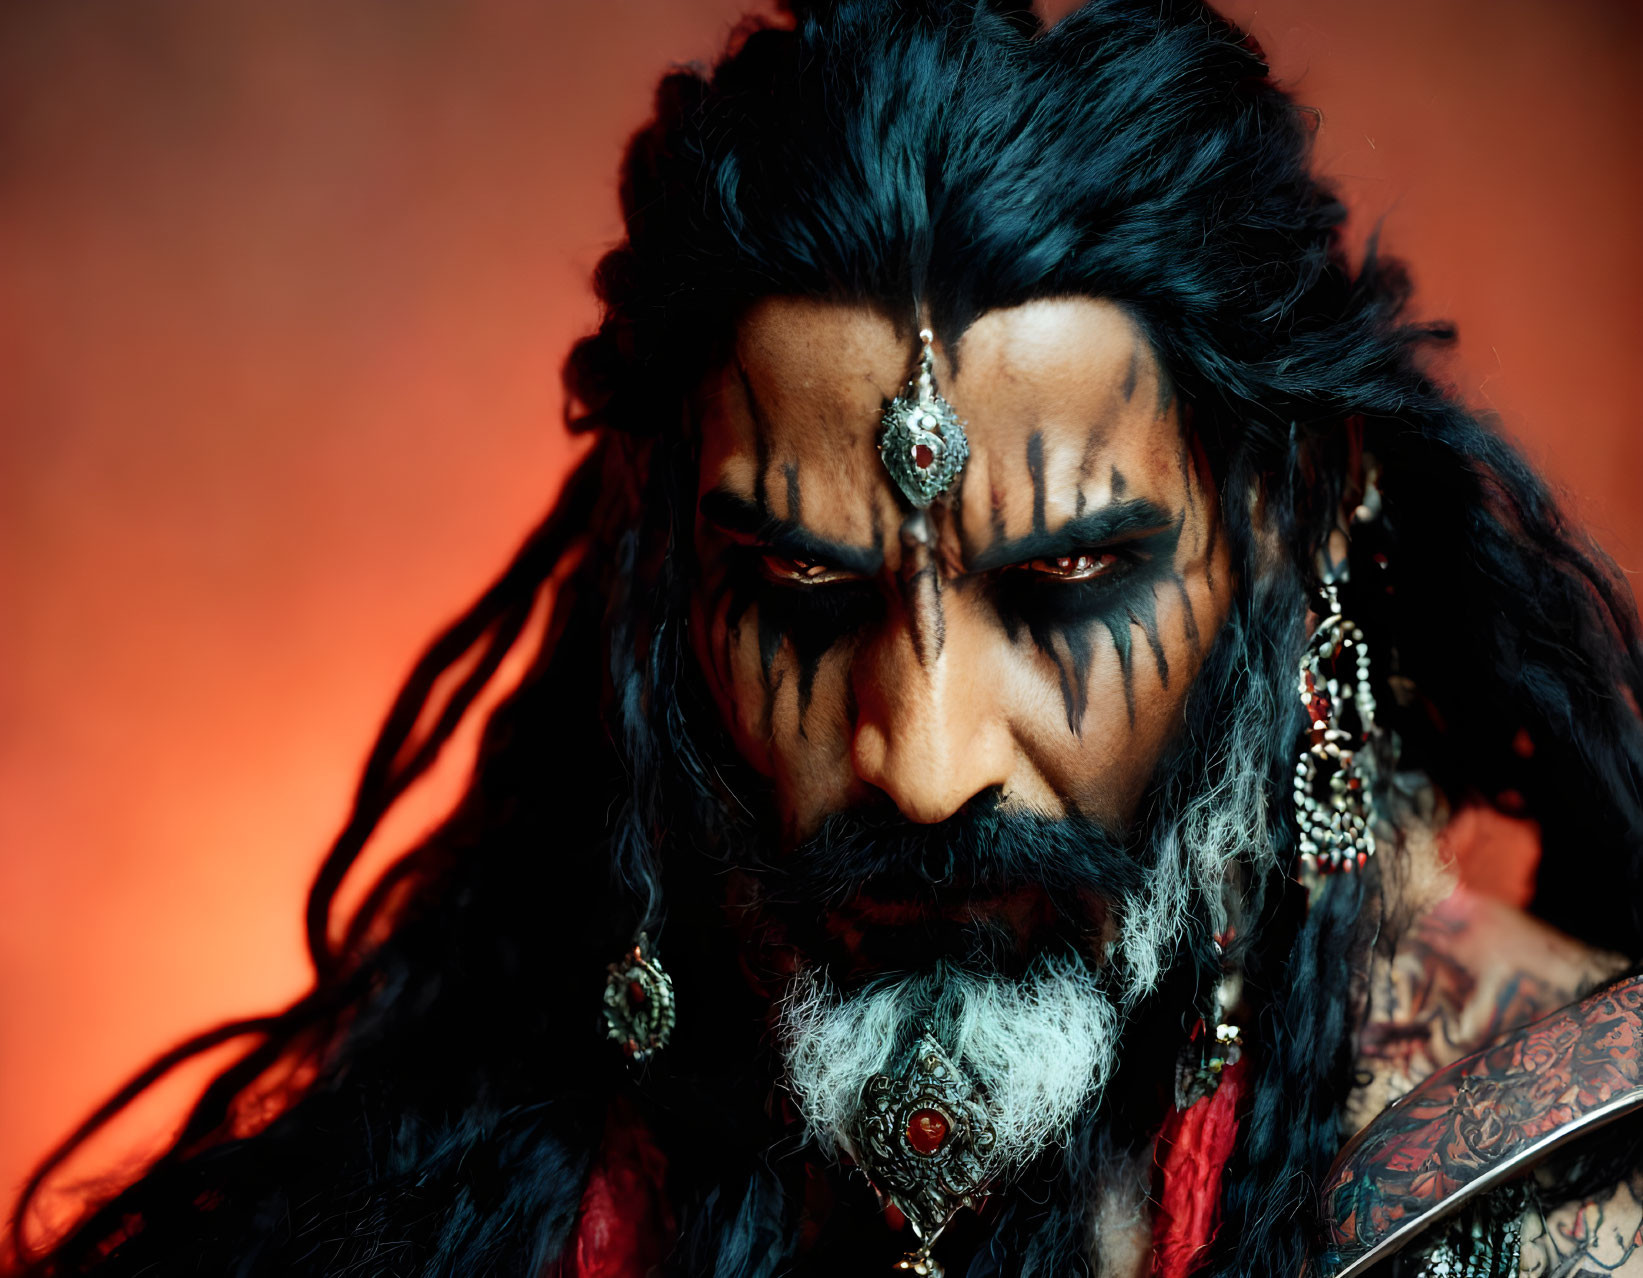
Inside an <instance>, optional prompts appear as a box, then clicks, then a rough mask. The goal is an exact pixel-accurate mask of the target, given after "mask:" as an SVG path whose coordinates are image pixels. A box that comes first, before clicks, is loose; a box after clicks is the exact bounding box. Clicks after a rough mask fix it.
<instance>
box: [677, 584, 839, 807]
mask: <svg viewBox="0 0 1643 1278" xmlns="http://www.w3.org/2000/svg"><path fill="white" fill-rule="evenodd" d="M733 617H734V620H732V618H733ZM692 633H693V636H694V643H693V646H694V648H695V653H696V659H697V662H698V664H699V665H700V666H701V669H702V671H703V672H704V675H705V676H706V678H707V681H708V684H709V687H710V689H711V691H712V694H713V699H714V703H715V705H716V706H717V708H718V711H719V718H720V722H721V723H722V724H723V725H724V727H725V728H726V730H727V731H728V732H729V733H730V735H731V738H732V741H733V743H734V744H735V746H736V749H737V751H738V752H739V753H740V754H741V756H742V757H743V758H744V759H745V760H746V761H747V763H748V764H749V765H750V766H752V767H753V768H754V769H755V770H756V771H758V772H759V773H760V774H761V775H763V776H765V777H767V778H769V779H770V780H771V782H772V788H773V792H774V797H775V800H776V804H777V808H778V810H779V812H780V813H781V815H782V817H783V823H784V825H785V826H787V827H789V828H802V827H805V826H807V825H809V824H812V823H813V822H814V820H815V819H816V818H818V817H819V816H823V815H826V814H827V813H829V812H833V811H837V810H839V809H840V808H843V807H845V806H847V805H848V804H849V803H850V802H851V801H852V799H853V773H852V770H851V767H850V752H849V747H850V727H851V718H852V711H851V705H850V703H851V698H850V696H849V677H850V674H849V672H850V660H851V655H852V651H853V647H854V645H853V644H851V643H849V642H848V641H846V642H841V643H839V644H836V645H833V646H832V647H830V648H829V649H828V651H826V652H824V653H821V654H819V656H818V655H816V654H805V657H804V658H801V656H800V654H799V653H797V652H796V651H795V649H794V645H793V644H792V643H791V642H790V641H788V640H786V639H781V640H778V641H776V642H774V643H772V641H771V639H770V637H769V636H768V635H766V636H764V637H763V638H761V633H760V626H759V616H758V606H757V605H756V604H755V605H753V606H752V607H750V608H748V609H747V610H745V611H743V612H742V613H741V615H739V616H736V609H735V607H734V604H733V603H732V602H731V601H730V600H728V599H721V600H720V601H718V602H717V603H714V602H713V601H712V600H711V599H706V600H704V599H703V598H702V597H701V596H698V598H697V599H696V600H695V601H694V603H693V605H692ZM801 692H802V696H801ZM801 702H802V704H801Z"/></svg>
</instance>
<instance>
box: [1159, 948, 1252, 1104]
mask: <svg viewBox="0 0 1643 1278" xmlns="http://www.w3.org/2000/svg"><path fill="white" fill-rule="evenodd" d="M1212 944H1213V945H1214V946H1215V953H1216V956H1217V957H1218V958H1220V959H1221V961H1222V968H1221V979H1220V980H1219V981H1217V982H1216V984H1215V989H1214V992H1213V993H1212V994H1211V995H1210V1005H1209V1008H1208V1009H1207V1011H1206V1013H1205V1015H1203V1016H1202V1017H1200V1018H1199V1020H1198V1023H1197V1024H1196V1025H1194V1026H1193V1030H1192V1037H1191V1038H1189V1039H1188V1040H1187V1043H1186V1046H1185V1047H1183V1048H1182V1049H1181V1054H1180V1056H1179V1057H1177V1058H1176V1063H1175V1108H1176V1110H1177V1111H1178V1112H1180V1113H1183V1114H1184V1113H1186V1111H1187V1110H1188V1109H1190V1108H1191V1107H1192V1106H1193V1105H1194V1104H1196V1103H1197V1102H1198V1101H1201V1100H1203V1099H1205V1098H1206V1097H1209V1096H1213V1095H1215V1093H1216V1090H1217V1089H1218V1088H1219V1087H1220V1086H1221V1075H1222V1074H1223V1073H1225V1072H1226V1071H1227V1070H1228V1069H1230V1068H1232V1066H1234V1065H1236V1064H1237V1063H1238V1058H1239V1057H1240V1056H1242V1055H1243V1050H1244V1038H1243V1031H1242V1030H1240V1029H1239V1028H1238V1026H1236V1025H1234V1024H1233V1023H1232V1021H1231V1017H1232V1015H1233V1012H1234V1009H1235V1008H1236V1007H1237V1006H1238V1003H1239V1000H1240V999H1241V998H1242V997H1243V989H1244V977H1243V972H1242V971H1241V970H1240V969H1239V968H1238V967H1236V966H1233V965H1230V964H1228V963H1227V961H1226V957H1225V955H1226V946H1225V945H1224V944H1223V940H1222V938H1221V937H1220V936H1217V937H1216V938H1215V939H1214V941H1213V942H1212Z"/></svg>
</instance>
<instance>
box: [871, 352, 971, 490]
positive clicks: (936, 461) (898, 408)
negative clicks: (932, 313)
mask: <svg viewBox="0 0 1643 1278" xmlns="http://www.w3.org/2000/svg"><path fill="white" fill-rule="evenodd" d="M918 336H919V341H920V342H922V343H923V344H924V350H923V352H922V353H921V354H920V355H919V364H918V376H917V377H915V378H914V379H913V380H912V381H910V382H908V383H907V389H906V390H904V391H902V393H901V394H900V395H897V396H896V397H895V398H894V399H893V400H891V401H890V405H889V407H888V408H886V409H885V410H884V416H883V417H882V418H881V419H880V423H879V424H880V425H881V426H882V427H883V430H882V432H881V433H880V435H879V459H880V460H881V461H883V462H884V468H885V469H886V470H887V471H889V472H890V478H892V479H894V480H895V481H896V487H897V488H899V489H901V492H902V495H903V496H904V497H906V498H907V500H908V501H909V502H911V503H912V504H913V505H914V506H915V507H916V508H917V509H919V510H923V509H924V508H925V507H926V506H928V505H929V504H930V503H931V502H933V501H934V500H935V499H936V498H937V497H939V496H941V495H942V493H944V492H946V491H947V489H948V487H949V486H950V485H951V484H952V482H953V481H954V480H955V479H957V478H958V476H959V473H960V472H961V471H963V469H964V463H965V462H967V461H968V460H969V459H970V441H969V440H968V439H966V438H965V436H964V423H963V422H961V421H960V420H959V419H958V414H957V413H956V412H954V411H953V406H952V405H951V404H949V403H948V402H947V401H946V400H944V399H943V398H942V397H941V396H940V395H938V394H936V382H935V372H934V368H935V364H934V358H935V357H934V356H933V354H932V353H931V350H930V344H931V343H932V342H934V341H935V334H934V333H932V332H931V331H930V330H929V329H927V328H921V329H920V330H919V335H918Z"/></svg>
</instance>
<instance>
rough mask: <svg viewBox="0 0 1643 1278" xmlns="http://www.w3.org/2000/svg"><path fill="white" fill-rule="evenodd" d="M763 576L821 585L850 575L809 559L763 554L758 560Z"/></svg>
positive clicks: (775, 579)
mask: <svg viewBox="0 0 1643 1278" xmlns="http://www.w3.org/2000/svg"><path fill="white" fill-rule="evenodd" d="M760 564H761V566H762V567H763V568H764V573H765V576H767V577H769V578H770V579H771V580H773V581H785V582H795V583H797V584H799V585H801V586H821V585H826V584H828V583H829V582H834V581H842V580H845V579H847V578H849V577H850V576H851V574H850V573H847V572H840V571H839V570H838V569H837V568H832V567H829V566H828V565H827V564H819V563H816V562H814V561H813V560H809V559H788V558H786V557H785V556H782V555H765V556H764V557H763V558H762V559H761V560H760Z"/></svg>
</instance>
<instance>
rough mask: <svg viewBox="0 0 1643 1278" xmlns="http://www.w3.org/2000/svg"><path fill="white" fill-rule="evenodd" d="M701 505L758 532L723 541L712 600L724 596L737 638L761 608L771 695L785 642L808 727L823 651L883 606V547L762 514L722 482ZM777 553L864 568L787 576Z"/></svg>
mask: <svg viewBox="0 0 1643 1278" xmlns="http://www.w3.org/2000/svg"><path fill="white" fill-rule="evenodd" d="M699 509H700V511H701V513H702V517H703V519H704V520H705V521H706V522H708V523H710V524H712V525H714V526H716V527H718V528H719V529H721V530H722V531H724V532H726V533H728V534H731V535H732V536H742V537H750V538H756V539H757V540H756V541H755V542H754V543H753V544H732V545H729V546H727V547H725V549H724V551H723V555H722V564H723V577H722V579H721V580H720V581H719V582H718V583H717V584H716V586H715V587H714V589H713V591H712V595H713V599H712V603H713V606H714V608H715V609H717V608H718V607H719V606H720V604H721V603H723V605H724V625H725V627H726V631H727V634H728V635H729V636H730V637H731V638H732V639H738V638H739V635H740V630H741V625H742V622H743V620H744V619H745V618H746V616H747V614H748V613H749V611H753V612H754V613H755V614H756V621H757V626H758V630H757V634H758V659H759V672H760V677H761V680H762V682H763V684H764V686H765V690H766V697H767V699H769V697H770V696H771V695H773V689H774V688H775V687H777V686H779V684H780V679H779V678H773V676H772V671H773V669H774V666H775V662H776V657H777V656H778V655H779V654H780V652H781V650H782V648H783V646H784V645H786V646H789V647H791V648H792V650H793V655H794V658H795V660H796V662H797V665H798V677H799V682H798V697H799V722H800V731H801V732H802V731H803V730H804V716H805V714H806V712H807V711H808V710H809V708H810V697H811V693H812V691H813V689H814V686H815V677H816V668H817V666H818V665H820V663H821V659H822V657H823V656H824V655H825V654H826V653H827V652H828V651H829V650H830V649H831V648H832V647H833V646H834V645H835V644H837V643H839V642H840V641H842V640H844V639H846V638H847V637H849V636H851V635H853V634H856V633H858V632H859V631H860V630H862V629H863V628H865V627H866V626H868V625H871V624H872V623H873V621H874V620H875V619H876V618H877V617H878V616H879V615H880V614H881V613H882V612H883V603H884V600H883V596H882V594H881V593H880V591H879V589H878V587H877V585H876V584H875V583H874V581H873V580H872V578H873V577H874V576H875V575H876V574H877V573H878V572H879V571H880V569H882V567H883V565H884V556H883V553H882V552H881V551H879V550H876V549H875V550H867V549H863V548H862V547H859V546H844V545H839V544H837V543H833V542H829V541H827V540H825V539H823V538H819V537H817V536H815V534H813V533H810V532H808V531H806V530H805V529H803V528H800V527H799V526H797V525H796V524H793V523H790V522H788V521H787V520H780V519H775V518H773V517H770V516H768V515H761V513H760V511H759V509H758V508H757V507H756V506H755V505H754V504H753V503H752V502H750V501H748V500H746V499H745V498H742V497H739V496H737V495H736V494H734V493H730V492H726V491H724V490H722V489H715V490H714V491H713V492H710V493H707V494H706V495H705V496H703V498H702V500H701V503H700V505H699ZM772 555H775V556H779V557H787V558H795V559H803V560H807V561H814V562H820V563H824V564H828V565H830V566H833V567H836V568H840V569H843V570H845V571H849V572H853V573H857V574H859V576H857V577H854V578H849V579H846V580H844V581H838V582H830V583H825V584H820V585H806V584H803V583H801V582H796V581H786V580H783V579H781V578H780V577H779V576H773V575H772V574H771V572H770V570H769V567H768V564H767V559H768V558H769V557H770V556H772ZM727 660H728V656H727ZM726 682H727V686H728V687H729V688H731V689H733V687H734V685H733V684H732V683H731V682H730V681H729V680H728V679H727V681H726Z"/></svg>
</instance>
